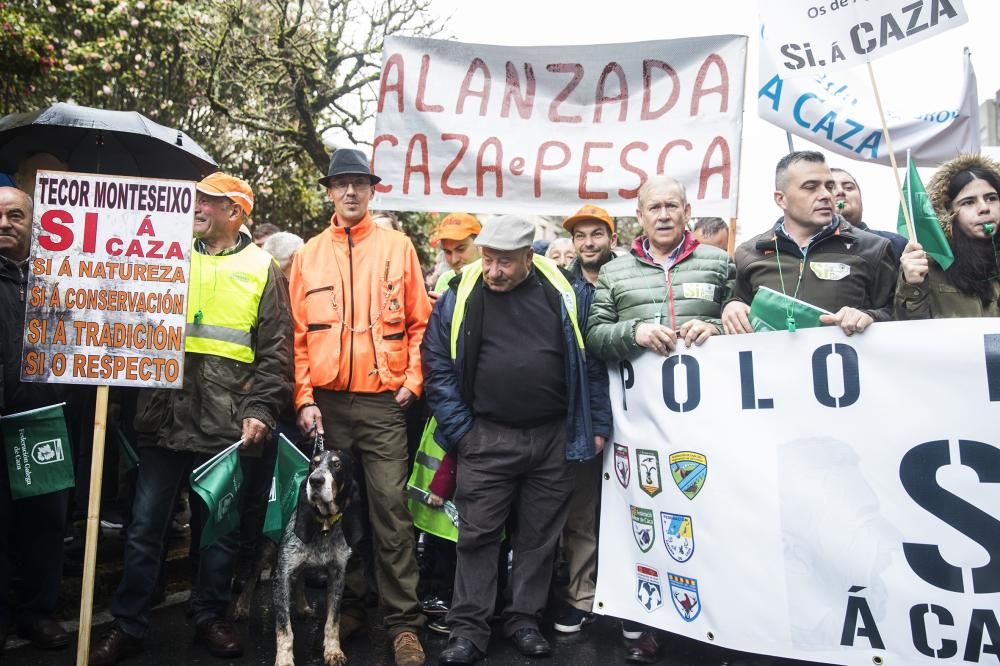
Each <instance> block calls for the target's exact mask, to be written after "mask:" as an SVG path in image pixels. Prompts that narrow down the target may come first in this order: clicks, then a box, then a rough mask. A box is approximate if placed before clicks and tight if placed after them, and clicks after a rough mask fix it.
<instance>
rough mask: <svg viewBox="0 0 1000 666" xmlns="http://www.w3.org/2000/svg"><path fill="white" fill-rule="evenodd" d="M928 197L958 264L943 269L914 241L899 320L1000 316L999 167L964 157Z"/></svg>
mask: <svg viewBox="0 0 1000 666" xmlns="http://www.w3.org/2000/svg"><path fill="white" fill-rule="evenodd" d="M927 193H928V195H929V196H930V199H931V203H932V204H933V205H934V211H935V212H936V213H937V215H938V222H939V223H940V225H941V228H942V230H943V231H944V234H945V236H946V237H947V238H948V242H949V243H950V244H951V250H952V254H953V255H954V257H955V260H954V263H952V265H951V266H949V267H948V269H947V270H944V269H942V268H941V267H940V266H939V265H938V264H937V262H935V261H934V260H933V259H932V258H930V257H928V256H927V253H926V252H924V250H923V248H922V247H921V246H920V244H919V243H917V242H915V241H910V242H909V243H908V244H907V246H906V249H905V250H904V251H903V256H902V258H901V260H900V271H899V281H898V282H897V284H896V303H895V311H896V318H897V319H938V318H943V317H997V316H1000V252H998V249H997V236H996V234H997V231H998V225H1000V164H997V163H996V162H994V161H993V160H991V159H989V158H988V157H984V156H982V155H961V156H959V157H956V158H955V159H953V160H951V161H950V162H948V163H947V164H945V165H944V166H942V167H941V168H940V169H938V170H937V172H936V173H935V174H934V177H933V178H932V179H931V181H930V183H929V185H928V187H927Z"/></svg>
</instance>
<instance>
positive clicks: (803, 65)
mask: <svg viewBox="0 0 1000 666" xmlns="http://www.w3.org/2000/svg"><path fill="white" fill-rule="evenodd" d="M968 20H969V17H968V15H967V14H966V13H965V7H964V6H963V5H962V0H760V23H761V26H760V50H761V57H762V58H764V57H767V58H768V59H769V60H770V61H772V62H776V63H778V66H779V68H780V71H782V72H783V73H784V74H786V75H792V74H794V73H800V74H801V73H805V74H812V73H816V72H818V71H820V70H823V69H826V70H830V69H836V68H839V67H850V66H852V65H861V64H864V63H865V62H868V61H869V60H874V59H875V58H879V57H881V56H884V55H887V54H889V53H892V52H893V51H898V50H899V49H902V48H906V47H907V46H912V45H913V44H916V43H917V42H921V41H923V40H925V39H927V38H929V37H933V36H935V35H938V34H940V33H942V32H944V31H946V30H950V29H952V28H957V27H958V26H960V25H962V24H963V23H965V22H966V21H968ZM765 52H766V55H765ZM915 83H916V82H915Z"/></svg>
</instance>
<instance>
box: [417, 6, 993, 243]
mask: <svg viewBox="0 0 1000 666" xmlns="http://www.w3.org/2000/svg"><path fill="white" fill-rule="evenodd" d="M788 2H789V3H800V2H802V3H806V2H809V0H788ZM926 2H928V3H929V2H930V0H926ZM964 4H965V8H966V11H967V13H968V15H969V17H970V20H969V22H968V23H966V24H965V25H963V26H961V27H959V28H955V29H953V30H950V31H948V32H947V33H944V34H943V35H940V36H937V37H934V38H932V39H928V40H926V41H923V42H921V43H919V44H917V45H915V46H912V47H909V48H907V49H904V50H902V51H900V52H897V53H895V54H891V55H889V56H886V57H884V58H880V59H878V60H876V61H874V68H875V74H876V77H877V79H878V82H879V87H880V91H881V93H882V98H883V104H885V105H886V106H890V107H891V101H892V98H893V95H894V94H898V93H897V91H900V90H902V89H904V87H910V86H917V87H921V88H923V89H922V90H921V91H920V94H923V95H926V96H927V97H928V98H929V99H933V98H934V96H935V88H934V86H933V83H932V82H933V81H934V79H935V77H937V76H953V75H960V74H961V71H962V70H961V62H962V50H963V47H966V46H968V47H969V48H970V49H971V51H972V62H973V65H974V66H975V68H976V75H977V78H978V83H979V99H980V102H982V101H984V100H986V99H990V98H992V97H993V96H994V94H995V91H996V90H997V88H1000V1H998V0H964ZM432 8H433V11H435V12H436V13H438V14H439V15H440V16H442V17H447V23H446V26H447V28H446V32H447V33H448V36H450V37H453V38H454V39H457V40H459V41H463V42H476V43H483V44H501V45H510V46H531V45H560V44H567V45H569V44H601V43H618V42H632V41H643V40H651V39H671V38H676V37H694V36H699V35H711V34H743V35H751V36H755V35H756V30H757V25H758V17H757V3H756V2H753V1H749V0H698V1H697V2H689V1H687V0H614V1H613V2H594V1H592V0H583V1H580V0H576V1H571V0H544V1H543V0H502V1H496V0H490V1H484V0H432ZM925 11H926V10H925ZM757 52H758V49H757V40H756V38H755V37H753V38H751V39H750V40H749V54H748V59H747V80H746V93H745V101H744V123H743V153H742V155H743V157H742V165H741V169H740V192H739V234H738V235H739V236H740V237H741V238H746V237H748V235H749V234H754V233H758V232H760V231H762V230H764V229H765V228H766V227H768V226H770V225H771V224H772V223H773V222H774V220H775V219H777V217H778V214H779V209H778V208H777V207H776V206H775V205H774V202H773V198H772V191H773V184H772V182H771V181H772V177H773V176H772V174H773V168H774V164H775V163H776V162H777V160H778V159H779V158H780V157H781V156H782V155H783V154H785V153H786V152H787V146H788V144H787V140H786V137H785V133H784V131H783V130H780V129H779V128H777V127H775V126H773V125H770V124H768V123H765V122H763V121H762V120H760V119H759V118H758V117H757V90H758V89H759V87H760V86H759V83H758V80H757V79H758V76H757V55H758V53H757ZM794 141H795V147H796V149H805V148H814V146H813V145H812V144H809V143H808V142H807V141H805V140H804V139H801V138H799V137H795V139H794ZM830 161H831V162H832V163H834V164H838V165H842V166H844V167H845V168H847V169H848V170H850V171H851V172H852V173H854V175H855V177H856V178H857V179H858V181H859V183H860V185H861V188H862V191H863V193H864V205H865V220H866V221H867V222H868V223H869V224H870V225H871V226H873V227H876V228H883V229H894V228H895V224H896V210H897V207H898V203H897V202H898V199H897V197H896V193H895V192H896V188H895V183H894V181H893V177H892V172H891V170H890V169H889V168H888V167H883V166H879V165H871V164H867V163H864V162H858V161H851V160H847V159H845V158H842V157H839V156H832V157H830ZM921 173H922V177H923V179H924V181H925V182H926V181H927V179H928V178H929V177H930V175H931V174H932V173H933V169H926V170H921ZM693 214H694V215H697V214H698V211H697V210H695V211H693Z"/></svg>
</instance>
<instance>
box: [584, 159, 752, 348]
mask: <svg viewBox="0 0 1000 666" xmlns="http://www.w3.org/2000/svg"><path fill="white" fill-rule="evenodd" d="M636 217H637V218H638V219H639V223H640V224H641V225H642V230H643V235H642V236H639V237H638V238H636V239H635V241H633V243H632V249H631V251H630V252H629V254H627V255H625V256H622V257H618V258H617V259H615V260H614V261H612V262H610V263H608V264H605V265H604V267H603V268H601V272H600V276H599V277H598V281H597V294H596V296H595V298H594V305H593V306H592V308H591V311H590V318H589V324H588V327H587V348H588V349H589V350H590V351H591V352H592V353H593V354H594V355H595V356H597V357H598V358H600V359H602V360H604V361H608V362H615V361H621V360H623V359H627V358H635V357H636V356H638V355H639V354H640V353H641V352H642V350H643V349H644V348H645V349H651V350H653V351H655V352H657V353H658V354H663V355H664V356H666V355H668V354H670V353H671V352H672V351H674V349H675V348H676V346H677V339H678V337H679V338H682V339H683V340H684V342H685V344H686V345H687V346H689V347H690V346H691V345H692V344H701V343H702V342H704V341H705V340H707V339H708V338H709V337H710V336H712V335H716V334H717V333H721V332H722V322H721V319H720V317H721V314H722V304H723V303H725V302H726V300H728V299H729V297H730V295H731V293H732V290H733V280H734V279H735V277H736V267H735V265H734V264H733V261H732V259H730V258H729V255H727V254H726V253H725V252H723V251H722V250H720V249H718V248H716V247H712V246H709V245H703V244H700V243H699V242H698V240H697V239H696V238H695V237H694V235H693V234H691V233H690V232H688V231H687V223H688V221H689V220H690V219H691V204H689V203H688V201H687V194H686V193H685V191H684V186H683V185H681V184H680V183H679V182H677V181H676V180H674V179H673V178H669V177H667V176H654V177H653V178H650V179H649V180H647V181H646V183H645V184H644V185H643V186H642V187H641V188H640V189H639V204H638V208H637V209H636Z"/></svg>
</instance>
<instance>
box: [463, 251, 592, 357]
mask: <svg viewBox="0 0 1000 666" xmlns="http://www.w3.org/2000/svg"><path fill="white" fill-rule="evenodd" d="M531 261H532V264H534V266H535V269H536V270H538V272H539V273H541V274H542V277H544V278H545V279H546V280H548V282H549V284H551V285H552V286H553V287H555V288H556V291H558V292H559V296H560V297H561V298H562V301H563V305H564V306H565V307H566V312H567V313H568V314H569V321H570V323H571V324H572V325H573V334H574V335H575V336H576V344H577V346H578V347H579V348H580V349H581V350H582V349H583V335H581V334H580V326H579V324H577V321H576V292H575V291H573V286H572V285H571V284H570V283H569V280H567V279H566V276H564V275H563V274H562V272H561V271H560V270H559V267H558V266H556V263H555V262H554V261H552V260H551V259H546V258H545V257H542V256H539V255H537V254H535V255H532V258H531ZM482 274H483V262H482V259H480V260H479V261H474V262H472V263H471V264H469V265H468V266H466V267H465V268H463V269H462V280H461V281H460V282H459V283H458V293H457V294H456V297H455V312H454V314H453V315H452V317H451V358H452V360H455V359H456V358H457V357H458V336H459V335H461V333H462V320H463V319H464V318H465V305H466V303H468V301H469V296H470V295H471V294H472V288H473V287H475V286H476V281H477V280H478V279H479V277H480V276H481V275H482Z"/></svg>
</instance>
